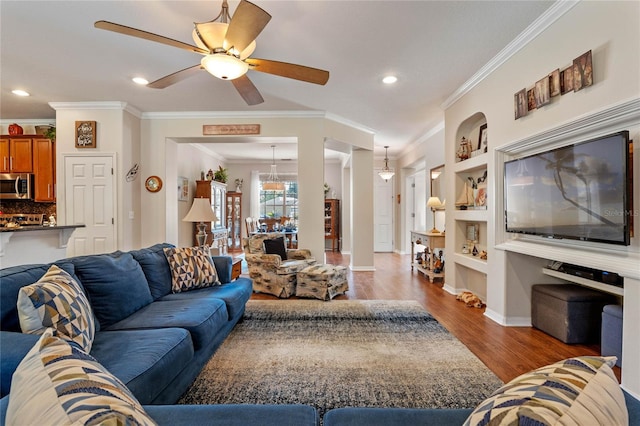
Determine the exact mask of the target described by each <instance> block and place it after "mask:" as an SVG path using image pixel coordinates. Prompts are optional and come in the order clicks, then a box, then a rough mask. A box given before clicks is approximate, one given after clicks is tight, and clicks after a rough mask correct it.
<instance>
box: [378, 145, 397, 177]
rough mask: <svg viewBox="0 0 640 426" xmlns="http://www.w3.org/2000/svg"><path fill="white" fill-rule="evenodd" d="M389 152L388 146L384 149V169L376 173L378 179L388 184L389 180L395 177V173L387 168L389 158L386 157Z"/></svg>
mask: <svg viewBox="0 0 640 426" xmlns="http://www.w3.org/2000/svg"><path fill="white" fill-rule="evenodd" d="M388 150H389V145H387V146H385V147H384V168H383V169H382V170H380V171H379V172H378V174H379V175H380V177H381V178H382V179H384V181H385V182H389V179H391V178H392V177H393V175H395V173H394V172H393V171H392V170H391V169H390V168H389V157H388V155H387V153H388Z"/></svg>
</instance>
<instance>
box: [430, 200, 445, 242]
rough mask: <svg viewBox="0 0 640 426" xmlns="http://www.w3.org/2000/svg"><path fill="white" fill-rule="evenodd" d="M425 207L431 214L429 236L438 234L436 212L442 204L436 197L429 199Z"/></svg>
mask: <svg viewBox="0 0 640 426" xmlns="http://www.w3.org/2000/svg"><path fill="white" fill-rule="evenodd" d="M427 207H429V208H430V209H431V211H432V212H433V229H432V230H431V231H429V232H430V233H431V234H439V233H440V231H438V228H436V210H437V209H439V208H441V207H442V202H441V201H440V198H438V197H429V200H428V201H427Z"/></svg>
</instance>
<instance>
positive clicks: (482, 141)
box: [478, 123, 488, 152]
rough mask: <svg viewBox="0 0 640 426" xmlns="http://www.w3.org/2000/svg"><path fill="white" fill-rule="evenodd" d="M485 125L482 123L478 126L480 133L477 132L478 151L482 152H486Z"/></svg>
mask: <svg viewBox="0 0 640 426" xmlns="http://www.w3.org/2000/svg"><path fill="white" fill-rule="evenodd" d="M487 136H488V135H487V123H484V124H483V125H482V126H480V131H479V132H478V149H481V150H482V151H483V152H487V146H488V142H487Z"/></svg>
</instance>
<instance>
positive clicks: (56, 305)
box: [17, 265, 96, 352]
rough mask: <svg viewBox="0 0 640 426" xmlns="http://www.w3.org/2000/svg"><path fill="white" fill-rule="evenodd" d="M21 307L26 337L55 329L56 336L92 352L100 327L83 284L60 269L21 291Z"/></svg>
mask: <svg viewBox="0 0 640 426" xmlns="http://www.w3.org/2000/svg"><path fill="white" fill-rule="evenodd" d="M17 307H18V319H19V320H20V328H21V329H22V332H23V333H29V334H42V333H44V331H45V330H46V329H47V328H49V327H51V328H53V329H54V335H56V336H60V337H62V338H65V339H70V340H73V341H74V342H76V343H78V344H79V345H80V347H82V349H83V350H84V351H86V352H89V351H91V345H92V344H93V337H94V335H95V330H96V323H95V319H94V316H93V310H92V309H91V305H90V304H89V300H88V299H87V296H86V295H85V294H84V291H83V290H82V288H81V287H80V284H78V283H77V282H76V281H75V280H74V279H73V278H72V277H71V275H69V274H68V273H67V272H65V271H63V270H62V269H60V268H59V267H57V266H56V265H52V266H51V267H50V268H49V270H48V271H47V273H46V274H44V275H43V276H42V278H40V279H39V280H38V281H37V282H36V283H34V284H31V285H28V286H24V287H22V288H21V289H20V291H19V293H18V303H17Z"/></svg>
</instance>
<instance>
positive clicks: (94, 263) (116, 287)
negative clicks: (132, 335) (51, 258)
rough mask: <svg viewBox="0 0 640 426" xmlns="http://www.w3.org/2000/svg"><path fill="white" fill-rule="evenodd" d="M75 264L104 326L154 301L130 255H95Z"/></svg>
mask: <svg viewBox="0 0 640 426" xmlns="http://www.w3.org/2000/svg"><path fill="white" fill-rule="evenodd" d="M71 261H72V262H73V264H74V265H75V271H76V275H77V276H78V277H79V278H80V282H81V284H82V286H83V287H84V289H85V290H86V291H87V294H88V296H89V301H90V302H91V306H92V307H93V312H94V313H95V315H96V317H97V318H98V321H100V324H101V326H102V327H109V326H110V325H112V324H114V323H116V322H118V321H120V320H122V319H123V318H126V317H128V316H129V315H131V314H132V313H134V312H136V311H137V310H138V309H140V308H142V307H144V306H146V305H148V304H149V303H151V302H153V297H152V296H151V292H150V290H149V285H148V284H147V279H146V277H145V275H144V272H142V267H140V264H139V263H138V262H136V260H135V259H134V258H133V256H132V255H131V254H130V253H122V252H115V253H110V254H94V255H90V256H81V257H76V258H72V259H71Z"/></svg>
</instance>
